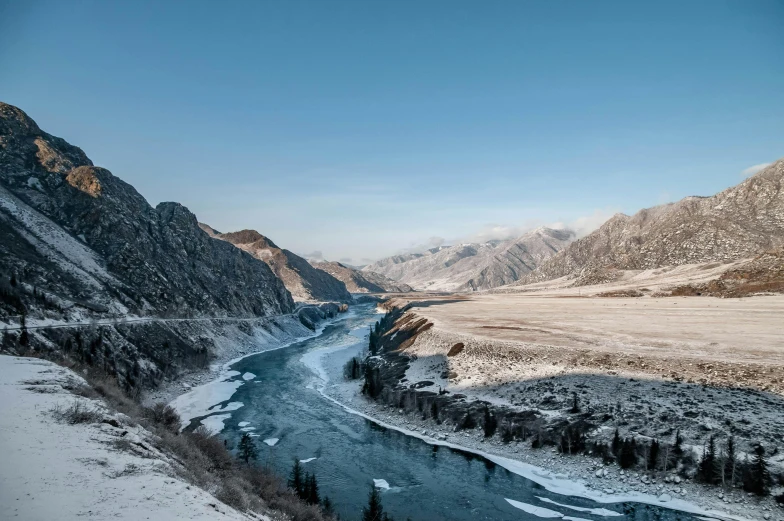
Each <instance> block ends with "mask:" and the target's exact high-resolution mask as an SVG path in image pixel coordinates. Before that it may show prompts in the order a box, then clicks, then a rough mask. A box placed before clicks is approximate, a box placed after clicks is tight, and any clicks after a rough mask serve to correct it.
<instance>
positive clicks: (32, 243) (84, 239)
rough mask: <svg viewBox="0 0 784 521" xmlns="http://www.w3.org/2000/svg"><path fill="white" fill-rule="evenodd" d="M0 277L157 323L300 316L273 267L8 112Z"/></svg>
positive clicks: (2, 143) (1, 166)
mask: <svg viewBox="0 0 784 521" xmlns="http://www.w3.org/2000/svg"><path fill="white" fill-rule="evenodd" d="M0 236H1V237H2V241H1V242H0V252H2V255H0V271H1V272H2V273H3V274H5V276H6V277H9V276H11V275H15V278H16V279H18V280H20V281H24V283H25V284H27V285H29V286H30V287H33V286H34V287H35V288H36V292H37V293H38V294H46V295H49V298H50V299H52V300H57V301H58V302H59V303H60V304H58V305H61V306H72V305H75V304H79V305H86V306H88V307H89V306H92V308H93V309H105V310H111V311H113V312H116V313H128V312H131V313H138V314H154V315H159V316H190V315H209V316H246V317H253V316H266V315H275V314H283V313H289V312H291V311H292V310H293V309H294V302H293V300H292V298H291V295H290V294H289V293H288V291H286V288H285V287H284V286H283V284H282V283H281V281H280V280H279V279H278V278H277V277H276V276H275V274H274V273H272V271H271V270H270V269H269V267H268V266H267V265H266V264H264V263H260V262H258V261H257V260H256V259H254V258H253V257H251V256H250V255H248V254H246V253H244V252H242V251H240V250H238V249H236V248H234V247H232V246H231V245H229V244H226V243H224V242H221V241H214V240H212V239H210V237H209V236H208V235H207V234H206V233H204V232H203V231H202V230H201V229H200V228H199V226H198V223H197V221H196V217H195V216H194V215H193V214H192V213H191V212H189V211H188V209H187V208H185V207H184V206H182V205H180V204H178V203H170V202H167V203H161V204H159V205H158V206H157V207H155V208H153V207H152V206H150V205H149V204H148V203H147V201H146V200H145V199H144V197H142V196H141V195H140V194H139V193H138V192H137V191H136V190H135V189H134V188H133V187H132V186H131V185H129V184H127V183H125V182H123V181H122V180H120V179H119V178H117V177H115V176H114V175H112V173H111V172H109V170H107V169H105V168H100V167H96V166H94V165H93V163H92V161H90V159H89V158H88V157H87V156H86V155H85V153H84V152H83V151H82V150H81V149H80V148H78V147H75V146H73V145H70V144H68V143H67V142H66V141H65V140H63V139H61V138H58V137H55V136H52V135H50V134H48V133H46V132H44V131H42V130H41V129H40V128H39V127H38V125H37V124H36V123H35V122H34V121H33V120H32V119H31V118H29V117H28V116H27V115H26V114H25V113H24V112H23V111H22V110H20V109H18V108H16V107H13V106H11V105H8V104H5V103H0Z"/></svg>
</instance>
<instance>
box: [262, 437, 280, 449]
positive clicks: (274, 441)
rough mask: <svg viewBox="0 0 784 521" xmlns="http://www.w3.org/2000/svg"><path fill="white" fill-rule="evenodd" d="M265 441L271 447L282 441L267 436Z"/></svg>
mask: <svg viewBox="0 0 784 521" xmlns="http://www.w3.org/2000/svg"><path fill="white" fill-rule="evenodd" d="M262 441H264V443H266V444H267V445H269V446H270V447H274V446H275V445H277V443H278V442H279V441H280V439H279V438H267V439H266V440H262Z"/></svg>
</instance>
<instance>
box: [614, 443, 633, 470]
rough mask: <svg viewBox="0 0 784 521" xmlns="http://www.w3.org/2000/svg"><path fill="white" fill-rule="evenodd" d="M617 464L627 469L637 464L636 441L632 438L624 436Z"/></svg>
mask: <svg viewBox="0 0 784 521" xmlns="http://www.w3.org/2000/svg"><path fill="white" fill-rule="evenodd" d="M618 464H619V465H620V466H621V468H622V469H628V468H631V467H633V466H635V465H636V464H637V442H636V441H635V439H634V438H632V439H629V438H624V440H623V443H622V444H621V451H620V455H619V456H618Z"/></svg>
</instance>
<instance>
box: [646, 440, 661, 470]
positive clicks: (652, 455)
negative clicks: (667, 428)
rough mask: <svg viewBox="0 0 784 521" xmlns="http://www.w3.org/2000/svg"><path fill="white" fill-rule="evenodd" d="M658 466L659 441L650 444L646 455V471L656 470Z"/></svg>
mask: <svg viewBox="0 0 784 521" xmlns="http://www.w3.org/2000/svg"><path fill="white" fill-rule="evenodd" d="M658 466H659V440H653V441H652V442H651V449H650V452H649V453H648V470H656V467H658Z"/></svg>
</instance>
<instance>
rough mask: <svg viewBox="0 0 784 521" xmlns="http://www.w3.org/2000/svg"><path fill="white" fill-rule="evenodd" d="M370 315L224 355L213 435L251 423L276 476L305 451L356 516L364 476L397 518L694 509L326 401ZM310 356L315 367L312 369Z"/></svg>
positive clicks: (357, 310)
mask: <svg viewBox="0 0 784 521" xmlns="http://www.w3.org/2000/svg"><path fill="white" fill-rule="evenodd" d="M378 318H379V316H378V315H377V314H376V311H375V309H374V307H373V306H370V305H360V306H354V307H352V310H351V311H350V312H349V313H347V316H344V318H342V319H341V320H339V321H337V322H335V323H333V324H331V325H329V326H327V327H326V328H324V330H323V332H322V333H321V334H320V335H318V336H315V337H313V338H310V339H307V340H304V341H302V342H299V343H296V344H293V345H290V346H288V347H286V348H284V349H279V350H276V351H268V352H264V353H259V354H256V355H252V356H249V357H246V358H244V359H242V360H240V361H238V362H236V363H234V364H233V365H232V366H231V369H232V370H234V371H236V372H237V373H236V376H233V377H232V378H231V380H237V381H242V382H243V384H242V385H240V386H239V387H238V388H237V390H236V391H235V392H234V394H233V396H231V398H230V399H229V400H226V401H224V402H221V403H222V404H223V405H226V404H228V403H229V402H233V403H235V404H236V403H237V402H240V403H242V404H243V405H242V406H241V407H240V408H239V409H237V410H234V411H232V412H231V417H229V418H226V419H224V421H223V423H224V425H225V427H224V429H223V431H222V432H221V434H220V436H222V437H225V438H227V439H229V440H231V441H233V442H234V443H235V444H236V442H237V441H238V440H239V437H240V436H241V435H242V434H243V432H250V433H252V434H253V435H254V440H256V441H257V442H258V443H257V446H258V447H259V460H258V461H259V463H263V464H269V465H271V466H273V467H274V468H275V469H276V470H277V472H278V473H279V474H280V475H281V476H288V474H289V472H290V470H291V467H292V464H293V461H294V459H295V458H296V459H299V460H306V461H307V462H306V463H303V469H304V470H306V471H308V472H311V473H313V472H315V474H316V476H317V478H318V483H319V487H320V493H321V495H322V497H323V496H324V495H327V496H329V497H330V499H331V500H332V502H333V505H334V506H335V509H336V512H338V513H339V514H340V517H341V519H344V520H348V521H352V520H356V519H359V518H360V512H361V509H362V507H363V506H364V505H365V504H366V503H367V497H368V493H369V491H370V487H371V486H372V485H373V483H374V480H379V481H378V482H377V483H378V484H381V485H385V484H384V483H382V482H381V481H380V480H384V482H386V484H388V486H389V488H388V489H387V488H382V489H381V490H382V502H383V505H384V508H385V511H387V512H389V513H390V515H392V516H393V517H394V518H395V519H396V520H397V521H405V520H406V519H407V518H411V519H412V520H415V521H447V520H449V521H462V520H498V521H519V520H527V519H542V518H562V519H567V520H572V521H581V520H591V521H598V520H619V521H620V520H623V519H635V520H649V519H650V520H654V519H656V520H659V519H660V520H676V519H680V520H688V519H696V517H694V516H692V515H690V514H686V513H683V512H676V511H671V510H667V509H663V508H660V507H658V506H651V505H645V504H636V503H616V504H599V503H597V502H594V501H591V500H588V499H584V498H579V497H567V496H564V495H559V494H554V493H551V492H548V491H547V490H545V489H544V488H543V487H542V486H540V485H538V484H537V483H535V482H533V481H530V480H528V479H526V478H524V477H521V476H519V475H517V474H514V473H512V472H509V471H508V470H506V469H504V468H503V467H501V466H499V465H496V464H494V463H492V462H491V461H489V460H487V459H485V458H483V457H481V456H477V455H473V454H471V453H468V452H463V451H459V450H455V449H451V448H448V447H438V446H432V445H429V444H427V443H426V442H424V441H423V440H420V439H418V438H415V437H412V436H408V435H406V434H402V433H400V432H398V431H395V430H392V429H386V428H383V427H379V426H377V425H376V424H374V423H372V422H371V421H369V420H366V419H364V418H362V417H360V416H357V415H355V414H351V413H350V412H348V411H346V410H345V409H343V408H342V407H340V406H339V405H337V404H335V403H333V402H331V401H329V400H328V399H326V398H325V397H324V396H322V394H321V393H320V392H319V390H318V389H319V388H320V387H323V384H324V381H323V379H322V377H323V376H324V374H326V375H328V376H329V377H330V378H339V377H340V368H341V367H342V364H343V362H344V361H346V360H348V359H349V358H350V357H351V356H353V355H354V354H356V353H357V352H358V351H359V350H360V349H361V348H362V347H364V345H363V344H364V342H363V341H362V340H361V339H360V336H361V334H358V333H357V332H358V331H361V330H363V329H366V328H367V326H368V325H370V324H372V323H373V322H375V320H377V319H378ZM352 332H353V334H352ZM318 360H320V361H321V362H322V364H321V367H320V368H319V369H318V371H319V372H322V375H321V376H322V377H320V376H319V375H318V374H317V373H316V372H314V369H313V368H314V364H313V362H314V361H318ZM305 362H308V363H307V364H306V363H305ZM233 374H234V373H233ZM203 418H204V417H201V418H196V419H194V421H193V423H192V425H196V424H198V422H199V420H201V419H203ZM243 429H246V430H245V431H243ZM251 429H252V430H251ZM275 439H277V442H275V441H274V440H275ZM263 440H267V443H265V442H264V441H263ZM272 443H274V445H273V446H269V444H272ZM507 499H511V500H513V501H516V502H518V506H521V507H522V509H521V508H518V507H515V506H513V504H511V503H510V502H508V501H507ZM553 502H555V503H558V504H555V503H553ZM535 509H539V510H535ZM703 519H704V518H703Z"/></svg>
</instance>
